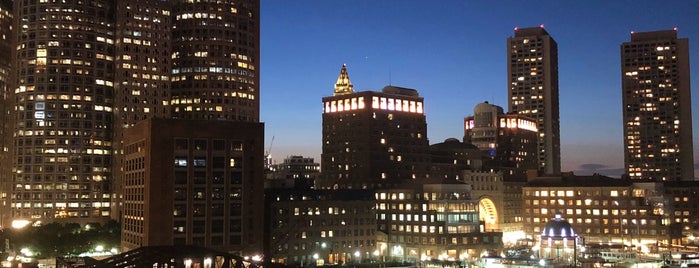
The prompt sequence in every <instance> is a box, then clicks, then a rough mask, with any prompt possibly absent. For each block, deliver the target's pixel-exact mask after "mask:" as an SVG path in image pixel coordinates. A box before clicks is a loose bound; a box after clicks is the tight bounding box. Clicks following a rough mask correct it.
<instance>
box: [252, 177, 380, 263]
mask: <svg viewBox="0 0 699 268" xmlns="http://www.w3.org/2000/svg"><path fill="white" fill-rule="evenodd" d="M265 196H266V199H267V201H266V204H267V208H266V209H265V211H267V214H266V219H267V220H266V224H267V226H266V228H267V229H266V236H267V238H266V241H267V242H266V243H267V244H266V245H265V257H266V258H268V259H269V260H270V261H272V262H276V263H284V264H287V265H290V266H322V265H330V264H358V263H368V262H372V261H376V260H377V258H379V256H378V255H375V254H374V252H376V250H377V249H378V247H377V244H376V240H377V232H376V213H375V212H376V211H375V209H374V206H375V202H374V192H373V191H371V190H347V189H340V190H312V189H280V188H276V189H274V188H270V189H267V190H266V194H265Z"/></svg>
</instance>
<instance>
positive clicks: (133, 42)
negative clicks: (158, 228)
mask: <svg viewBox="0 0 699 268" xmlns="http://www.w3.org/2000/svg"><path fill="white" fill-rule="evenodd" d="M115 3H116V13H117V16H116V41H115V43H116V56H115V58H114V62H115V64H116V66H115V69H116V78H115V79H116V83H114V90H115V92H114V96H115V97H114V98H115V101H114V103H115V104H116V105H115V109H114V142H113V145H114V168H113V178H114V180H113V181H114V183H113V189H114V199H113V200H114V201H115V202H114V203H113V204H112V217H113V218H115V219H118V218H119V217H120V215H119V211H120V209H119V208H120V203H119V200H120V199H121V197H122V196H123V193H122V191H121V187H122V183H121V180H122V173H121V171H122V168H123V162H122V160H123V158H122V156H123V148H122V145H123V144H122V143H123V136H124V131H125V130H126V129H128V128H130V127H132V126H133V125H134V124H136V122H138V121H141V120H144V119H147V118H169V117H170V107H169V102H170V73H171V68H170V63H171V59H170V57H171V54H172V50H171V48H172V46H171V45H170V39H171V38H170V31H171V28H172V23H171V19H170V2H166V1H161V0H123V1H122V0H120V1H116V2H115Z"/></svg>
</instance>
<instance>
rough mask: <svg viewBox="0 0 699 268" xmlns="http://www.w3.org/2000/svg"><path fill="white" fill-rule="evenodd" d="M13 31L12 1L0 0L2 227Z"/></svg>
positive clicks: (6, 184)
mask: <svg viewBox="0 0 699 268" xmlns="http://www.w3.org/2000/svg"><path fill="white" fill-rule="evenodd" d="M12 32H13V29H12V1H10V0H0V215H2V216H0V227H4V226H5V222H4V220H5V218H4V215H7V214H8V213H7V209H8V208H9V205H8V203H7V197H8V196H9V191H10V189H11V187H12V186H11V185H12V181H11V179H10V177H11V176H12V174H11V173H10V172H11V171H12V165H9V164H6V163H7V162H6V161H8V159H10V156H11V155H12V154H11V152H10V149H11V148H12V146H11V144H12V135H11V134H10V133H12V130H11V128H12V125H11V123H10V119H11V117H10V116H11V114H12V113H10V110H9V109H7V108H8V107H9V106H8V101H9V100H8V98H9V97H10V88H9V84H10V81H9V80H10V71H11V61H10V59H11V58H12V44H11V42H12Z"/></svg>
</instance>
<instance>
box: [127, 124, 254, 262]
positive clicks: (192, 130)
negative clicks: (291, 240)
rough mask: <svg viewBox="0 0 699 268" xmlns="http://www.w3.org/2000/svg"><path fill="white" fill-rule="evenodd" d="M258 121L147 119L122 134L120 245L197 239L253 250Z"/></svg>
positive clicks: (225, 248) (230, 248) (187, 242)
mask: <svg viewBox="0 0 699 268" xmlns="http://www.w3.org/2000/svg"><path fill="white" fill-rule="evenodd" d="M263 140H264V125H263V124H262V123H253V122H227V121H211V120H180V119H148V120H145V121H142V122H139V123H138V124H136V125H135V126H134V127H132V128H129V129H128V130H127V131H126V133H125V137H124V153H125V154H124V163H125V165H124V201H123V202H124V208H123V222H122V238H121V239H122V250H124V251H127V250H131V249H135V248H138V247H141V246H156V245H197V246H203V247H208V248H213V249H217V250H221V251H224V252H233V253H237V254H240V255H241V256H245V255H249V256H253V255H260V254H261V253H262V246H263V226H264V223H263V216H264V189H263V173H262V170H263V150H262V148H263V143H264V142H263Z"/></svg>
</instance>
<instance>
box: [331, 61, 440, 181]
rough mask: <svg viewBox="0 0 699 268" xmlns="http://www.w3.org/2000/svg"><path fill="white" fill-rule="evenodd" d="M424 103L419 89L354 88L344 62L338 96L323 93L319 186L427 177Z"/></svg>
mask: <svg viewBox="0 0 699 268" xmlns="http://www.w3.org/2000/svg"><path fill="white" fill-rule="evenodd" d="M423 103H424V101H423V99H422V97H420V96H419V94H418V92H417V90H414V89H408V88H401V87H395V86H386V87H384V88H383V89H382V90H381V92H375V91H363V92H354V90H353V86H352V84H351V82H350V81H349V75H348V74H347V70H346V67H345V66H343V67H342V70H341V72H340V76H339V77H338V82H337V84H336V85H335V94H334V96H330V97H324V98H323V147H322V150H323V152H322V155H321V166H323V175H322V178H321V180H320V184H319V186H320V187H322V188H353V189H366V188H374V187H384V186H386V185H390V184H395V183H399V182H401V181H406V180H415V179H421V178H424V177H426V174H427V171H428V170H427V168H428V167H427V166H428V165H427V164H428V161H429V153H428V148H429V145H428V141H427V123H426V119H425V113H424V106H423Z"/></svg>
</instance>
